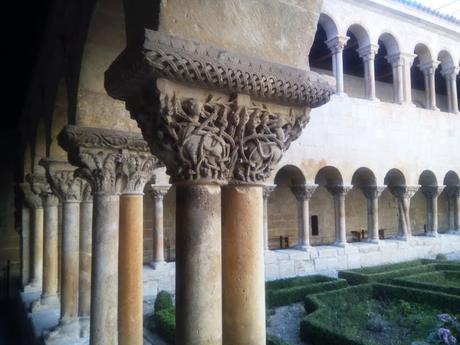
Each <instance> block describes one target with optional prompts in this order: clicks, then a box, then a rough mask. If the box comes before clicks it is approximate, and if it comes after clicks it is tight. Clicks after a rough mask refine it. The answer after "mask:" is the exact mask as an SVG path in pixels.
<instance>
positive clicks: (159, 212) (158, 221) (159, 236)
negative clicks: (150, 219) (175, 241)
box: [153, 196, 165, 262]
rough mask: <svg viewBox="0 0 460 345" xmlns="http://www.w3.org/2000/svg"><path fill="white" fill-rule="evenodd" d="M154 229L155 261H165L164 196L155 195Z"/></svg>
mask: <svg viewBox="0 0 460 345" xmlns="http://www.w3.org/2000/svg"><path fill="white" fill-rule="evenodd" d="M153 200H154V230H153V236H154V237H153V245H154V250H153V261H154V262H164V261H165V255H164V220H163V212H164V211H163V197H162V196H155V197H154V199H153Z"/></svg>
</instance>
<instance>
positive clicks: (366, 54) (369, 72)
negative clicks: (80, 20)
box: [357, 44, 379, 101]
mask: <svg viewBox="0 0 460 345" xmlns="http://www.w3.org/2000/svg"><path fill="white" fill-rule="evenodd" d="M378 50H379V46H378V45H377V44H369V45H367V46H365V47H361V48H358V49H357V51H358V53H359V56H360V57H361V58H362V59H363V62H364V94H365V96H366V98H367V99H370V100H372V101H376V100H378V99H377V97H375V66H374V60H375V55H376V54H377V52H378Z"/></svg>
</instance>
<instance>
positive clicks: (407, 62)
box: [399, 53, 416, 106]
mask: <svg viewBox="0 0 460 345" xmlns="http://www.w3.org/2000/svg"><path fill="white" fill-rule="evenodd" d="M399 55H400V57H401V60H402V63H403V66H402V69H403V89H404V104H405V105H410V106H414V104H413V103H412V82H411V67H412V64H413V62H414V59H415V57H416V55H414V54H408V53H400V54H399Z"/></svg>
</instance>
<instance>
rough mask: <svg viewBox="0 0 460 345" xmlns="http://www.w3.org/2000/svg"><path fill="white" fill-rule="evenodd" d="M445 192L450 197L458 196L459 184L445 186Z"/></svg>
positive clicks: (459, 193) (459, 191)
mask: <svg viewBox="0 0 460 345" xmlns="http://www.w3.org/2000/svg"><path fill="white" fill-rule="evenodd" d="M446 192H447V195H448V196H449V197H450V198H458V197H460V186H447V187H446Z"/></svg>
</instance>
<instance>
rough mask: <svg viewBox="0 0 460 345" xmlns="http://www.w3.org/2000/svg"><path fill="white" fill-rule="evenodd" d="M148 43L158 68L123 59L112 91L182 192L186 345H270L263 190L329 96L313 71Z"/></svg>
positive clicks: (179, 44) (179, 43) (180, 292)
mask: <svg viewBox="0 0 460 345" xmlns="http://www.w3.org/2000/svg"><path fill="white" fill-rule="evenodd" d="M144 42H145V46H144V48H143V50H142V52H139V53H140V54H143V56H144V57H147V56H148V58H147V59H144V60H143V61H141V63H140V64H138V63H136V61H135V60H131V57H129V56H128V55H124V54H123V55H121V56H120V57H119V58H118V59H117V60H116V61H115V62H114V63H113V64H112V66H111V67H110V68H109V70H108V71H107V72H106V80H105V85H106V88H107V91H108V92H109V94H110V95H111V96H112V97H115V98H118V99H121V100H123V101H125V102H126V107H127V109H129V111H130V113H131V116H132V117H133V118H134V119H135V120H136V121H137V122H138V125H139V127H140V128H141V130H142V133H143V135H144V137H145V138H146V140H147V141H148V142H149V145H150V147H151V148H152V152H153V153H154V154H155V155H157V156H158V157H159V159H160V160H161V161H162V162H164V164H165V165H166V168H167V172H168V174H170V175H171V180H172V181H173V182H174V183H175V184H176V195H177V198H176V200H177V201H176V205H177V206H176V214H177V220H176V234H177V235H176V242H177V245H176V248H177V258H176V325H177V326H176V342H177V343H178V344H184V345H185V344H194V345H208V344H213V345H219V344H222V342H223V343H224V344H227V345H261V344H265V340H266V339H265V328H266V325H265V311H264V307H265V294H264V265H263V259H264V255H263V254H264V251H263V196H262V182H263V181H264V180H265V179H267V178H268V177H269V175H270V173H271V171H272V170H273V167H274V166H275V165H276V164H278V163H279V161H280V159H281V157H282V153H283V151H284V150H286V149H287V148H288V147H289V144H290V143H291V142H292V141H293V140H295V139H296V138H298V136H299V135H300V134H301V131H302V128H303V127H304V126H305V124H306V123H307V122H308V118H309V109H310V108H311V107H313V106H319V105H322V104H324V103H325V102H327V101H328V100H329V98H330V95H331V91H332V90H331V87H330V86H328V85H325V84H324V80H323V81H322V82H320V81H319V80H316V79H315V80H313V79H310V78H311V77H313V75H311V76H308V74H309V72H308V71H305V70H299V69H292V68H291V67H289V66H281V67H280V66H277V65H273V64H272V63H270V62H263V63H262V62H260V61H259V60H256V59H251V58H247V57H244V56H241V55H239V54H237V53H235V52H229V51H226V50H225V49H222V48H221V47H212V46H209V45H206V46H204V45H203V46H201V44H200V43H196V42H195V43H194V47H193V49H192V50H190V49H189V47H190V46H191V45H190V42H187V40H185V39H182V38H177V37H172V36H169V35H166V34H164V33H160V32H156V31H145V37H144ZM197 45H198V46H197ZM160 55H161V56H162V57H161V58H160ZM165 56H167V57H168V59H167V60H168V61H167V62H166V60H165V59H164V57H165ZM222 56H227V57H228V56H232V57H233V58H232V59H227V58H221V57H222ZM141 60H142V59H141ZM161 61H163V62H161ZM179 61H180V62H179ZM231 61H237V62H236V63H235V64H233V62H231ZM164 62H166V64H164ZM178 63H180V64H181V65H183V64H184V63H185V65H186V66H187V68H189V67H193V66H195V67H193V68H191V71H192V70H193V72H192V74H182V73H179V69H178V68H177V66H178ZM166 65H168V66H166ZM211 65H212V68H211V69H209V68H207V67H206V66H211ZM276 66H277V67H276ZM139 68H140V69H139ZM165 68H166V69H165ZM273 69H276V70H277V71H279V73H281V74H279V75H281V76H282V77H279V75H278V74H277V76H275V77H270V78H269V79H270V81H269V84H270V90H271V92H269V93H266V92H265V90H267V86H266V78H264V77H263V75H264V74H265V71H267V72H268V71H270V70H273ZM166 70H167V71H168V72H167V73H165V71H166ZM140 71H142V72H140ZM230 71H231V72H230ZM261 71H262V72H261ZM229 72H230V73H229ZM235 72H237V73H238V74H242V75H246V76H249V79H247V80H244V81H243V82H242V81H240V80H237V79H235V78H234V75H235ZM139 75H140V76H141V79H142V80H140V79H139ZM293 75H297V76H299V75H300V80H298V79H296V80H297V81H294V80H293V79H292V76H293ZM304 76H305V77H304ZM166 78H167V79H166ZM296 78H297V77H296ZM320 78H321V77H320ZM152 81H154V83H152ZM190 84H192V85H190ZM294 84H295V85H296V86H295V87H294V88H292V86H294ZM247 85H251V87H250V88H248V87H247ZM286 87H287V88H288V89H289V90H291V89H292V90H291V91H292V93H291V91H287V90H286ZM294 94H295V96H294ZM251 97H253V99H251ZM256 99H257V102H256V101H255V100H256ZM273 103H275V104H276V105H272V104H273ZM227 181H230V182H231V183H232V184H231V185H229V186H228V187H225V188H224V190H223V198H222V205H221V193H220V186H219V184H225V183H226V182H227ZM221 212H222V216H223V217H222V220H221ZM238 219H239V220H241V222H237V221H236V220H238ZM221 226H222V228H223V229H221ZM221 234H222V235H221ZM221 236H223V238H221ZM221 239H222V241H221ZM220 243H222V253H221V247H220V245H219V244H220ZM221 270H222V271H221ZM221 272H222V274H221ZM222 286H223V287H224V288H225V291H224V292H223V294H224V296H223V297H222ZM222 314H223V323H222ZM222 325H223V329H224V330H223V331H222ZM222 334H223V335H222ZM222 338H223V340H222Z"/></svg>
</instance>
